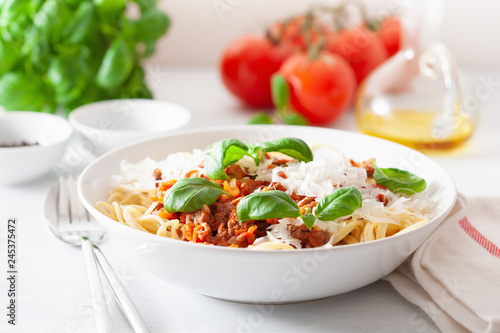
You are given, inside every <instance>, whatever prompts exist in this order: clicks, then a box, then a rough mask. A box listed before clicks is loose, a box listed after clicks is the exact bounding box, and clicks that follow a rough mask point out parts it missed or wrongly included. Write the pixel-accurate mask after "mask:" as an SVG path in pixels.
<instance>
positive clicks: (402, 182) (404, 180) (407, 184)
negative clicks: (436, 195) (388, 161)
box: [372, 159, 427, 195]
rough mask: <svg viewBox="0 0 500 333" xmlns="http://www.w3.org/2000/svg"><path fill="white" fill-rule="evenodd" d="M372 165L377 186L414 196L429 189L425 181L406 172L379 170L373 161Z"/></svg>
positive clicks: (390, 169) (388, 169)
mask: <svg viewBox="0 0 500 333" xmlns="http://www.w3.org/2000/svg"><path fill="white" fill-rule="evenodd" d="M372 164H373V167H374V169H375V172H374V173H373V179H375V182H377V184H379V185H382V186H385V187H387V188H388V189H389V190H391V191H392V192H394V193H403V194H407V195H412V194H415V193H418V192H422V191H423V190H425V188H426V187H427V183H426V182H425V180H424V179H422V178H420V177H419V176H417V175H414V174H413V173H411V172H409V171H405V170H399V169H396V168H387V169H385V168H379V167H377V165H376V164H375V161H374V160H373V159H372Z"/></svg>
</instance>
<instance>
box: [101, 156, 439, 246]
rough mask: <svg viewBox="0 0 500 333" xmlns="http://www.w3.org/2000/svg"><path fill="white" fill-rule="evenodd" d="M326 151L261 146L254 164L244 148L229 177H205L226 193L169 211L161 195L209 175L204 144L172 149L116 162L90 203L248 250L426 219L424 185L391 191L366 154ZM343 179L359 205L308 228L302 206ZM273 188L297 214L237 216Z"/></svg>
mask: <svg viewBox="0 0 500 333" xmlns="http://www.w3.org/2000/svg"><path fill="white" fill-rule="evenodd" d="M324 151H325V150H323V152H322V154H320V153H315V156H314V160H312V161H310V162H304V161H302V162H301V161H297V160H295V159H294V158H291V157H290V156H285V155H283V154H280V153H267V154H265V156H264V157H263V158H262V161H260V163H259V164H257V163H256V162H255V160H253V159H252V158H250V157H248V156H243V157H242V158H240V159H239V160H238V161H237V162H235V163H234V164H232V165H230V166H228V167H227V168H226V169H225V172H226V173H227V175H228V176H229V177H228V178H230V179H228V180H225V179H212V180H211V181H212V182H213V183H215V184H218V185H220V188H221V189H222V190H223V191H225V193H227V194H221V195H220V196H218V198H217V199H216V201H215V202H213V203H209V204H204V205H203V206H202V207H201V208H200V209H196V210H194V211H189V212H181V211H175V212H169V211H168V210H167V209H166V208H165V207H164V205H163V203H164V197H165V196H166V195H169V191H170V189H171V188H172V187H173V186H174V185H175V184H176V182H178V181H179V180H181V179H185V178H200V177H201V178H204V179H207V175H206V170H205V167H204V163H205V159H206V158H207V155H206V153H205V152H203V151H200V150H194V151H193V152H192V153H190V154H187V153H177V154H172V155H169V156H168V157H167V159H166V160H164V161H160V162H155V161H153V160H151V159H145V160H144V161H142V162H139V163H136V164H134V165H132V164H128V163H127V162H122V166H121V169H122V172H121V174H119V175H115V176H113V177H112V180H111V186H112V187H113V190H112V191H111V192H110V194H109V196H108V198H107V200H106V201H100V202H98V203H97V204H96V208H97V209H98V210H99V211H100V212H101V213H102V214H104V215H106V216H107V217H109V218H110V219H113V220H115V221H117V222H118V223H121V224H124V225H126V226H128V227H131V228H135V229H138V230H141V231H143V232H148V233H152V234H155V235H158V236H161V237H167V238H173V239H178V240H182V241H190V242H195V243H205V244H213V245H220V246H228V247H248V248H251V249H254V250H292V249H300V248H309V247H331V246H338V245H345V244H357V243H363V242H369V241H373V240H379V239H383V238H386V237H390V236H393V235H395V234H397V233H402V232H407V231H409V230H412V229H414V228H416V227H418V226H421V225H423V224H425V223H427V222H428V221H429V218H430V217H431V212H430V209H429V207H431V205H430V203H429V199H428V198H427V195H426V193H425V192H422V193H416V194H414V195H411V196H410V195H405V194H400V193H394V192H393V191H391V190H389V189H388V188H385V187H384V186H381V185H380V184H377V183H376V182H375V181H374V178H373V172H374V171H373V165H372V163H371V162H370V161H365V162H361V163H358V162H354V161H352V160H348V159H347V158H345V157H344V156H343V155H342V154H341V153H339V152H337V151H335V150H327V153H326V154H325V152H324ZM347 186H353V187H355V188H357V189H358V190H359V193H360V194H361V197H362V204H361V207H359V208H357V209H355V210H354V211H353V212H352V213H351V214H348V215H345V216H341V217H339V218H336V219H335V220H333V221H323V220H320V219H318V218H316V220H315V221H314V226H312V227H311V228H307V227H306V225H305V223H304V221H303V214H304V212H315V210H316V209H317V206H318V202H320V200H321V199H323V198H325V197H326V196H328V195H329V194H331V193H333V192H334V191H336V190H337V189H339V188H343V187H347ZM271 190H278V191H283V192H285V193H287V194H288V195H289V196H290V197H291V198H292V199H293V200H294V201H295V202H296V203H297V206H298V207H299V209H300V211H301V215H300V216H299V217H283V218H269V219H260V220H249V221H239V220H238V217H237V207H238V205H239V202H240V201H241V200H243V198H245V197H246V196H248V195H250V194H252V193H257V192H266V191H271Z"/></svg>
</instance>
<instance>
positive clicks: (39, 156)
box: [0, 111, 73, 185]
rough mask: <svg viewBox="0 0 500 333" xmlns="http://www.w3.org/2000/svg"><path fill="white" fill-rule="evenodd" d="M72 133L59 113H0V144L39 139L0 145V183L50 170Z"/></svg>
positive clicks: (31, 177)
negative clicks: (12, 145) (20, 145)
mask: <svg viewBox="0 0 500 333" xmlns="http://www.w3.org/2000/svg"><path fill="white" fill-rule="evenodd" d="M72 133H73V129H72V128H71V126H70V125H69V123H68V122H67V121H66V120H65V119H63V118H61V117H59V116H55V115H51V114H47V113H40V112H28V111H9V112H5V113H0V144H19V143H21V142H23V141H24V142H27V143H31V144H32V143H35V142H36V143H38V144H37V145H32V146H23V147H0V161H1V162H0V185H15V184H21V183H25V182H28V181H30V180H33V179H35V178H38V177H40V176H42V175H44V174H45V173H47V172H48V171H50V170H51V168H53V167H54V166H55V163H56V162H57V161H58V160H59V158H60V157H61V156H62V154H63V152H64V149H65V148H66V145H67V143H68V141H69V139H70V138H71V134H72Z"/></svg>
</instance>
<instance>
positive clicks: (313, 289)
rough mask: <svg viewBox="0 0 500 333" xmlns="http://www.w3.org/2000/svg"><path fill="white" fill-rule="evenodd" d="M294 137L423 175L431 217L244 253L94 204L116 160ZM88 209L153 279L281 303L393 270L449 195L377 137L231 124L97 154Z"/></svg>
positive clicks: (441, 213)
mask: <svg viewBox="0 0 500 333" xmlns="http://www.w3.org/2000/svg"><path fill="white" fill-rule="evenodd" d="M284 136H286V137H298V138H301V139H303V140H305V141H306V142H307V143H308V144H310V145H314V144H327V145H332V146H334V147H336V148H337V149H338V150H340V151H341V152H343V153H344V154H345V155H346V156H348V157H350V158H353V159H355V160H367V159H369V158H371V157H375V158H376V159H377V162H378V163H379V165H384V166H393V167H397V168H401V169H406V170H409V171H414V172H416V173H417V174H418V175H419V176H421V177H423V178H424V179H426V181H427V183H428V191H429V193H430V195H431V199H432V201H433V202H435V203H436V211H435V215H434V217H433V218H432V219H431V221H430V222H429V223H427V224H424V225H423V226H421V227H418V228H416V229H414V230H411V231H408V232H406V233H399V234H396V235H394V236H392V237H388V238H386V239H382V240H376V241H372V242H367V243H362V244H354V245H342V246H337V247H333V248H330V249H300V250H284V251H272V250H259V251H257V250H251V249H244V248H241V249H240V248H227V247H218V246H211V245H204V244H194V243H188V242H183V241H180V240H175V239H167V238H163V237H160V236H156V235H153V234H149V233H146V232H142V231H139V230H136V229H133V228H130V227H127V226H125V225H122V224H120V223H118V222H116V221H114V220H112V219H110V218H108V217H106V216H104V215H103V214H101V213H100V212H99V211H98V210H96V208H95V204H96V202H97V201H99V200H106V199H107V196H108V191H109V190H110V187H109V185H108V181H109V178H110V176H111V175H113V174H117V173H119V166H120V161H122V160H123V159H126V160H128V161H129V162H132V163H134V162H138V161H140V160H142V159H144V158H145V157H151V158H153V159H156V160H161V159H164V158H165V156H166V155H167V154H169V153H174V152H178V151H191V150H192V149H193V148H202V149H203V148H205V147H206V146H207V145H208V144H210V143H213V142H215V141H217V140H221V139H227V138H237V139H240V140H242V141H243V142H247V143H255V142H258V141H265V140H272V139H275V138H278V137H284ZM78 191H79V195H80V198H81V199H82V201H83V203H84V204H85V206H86V208H87V209H88V210H89V212H90V213H91V214H92V215H93V216H94V217H95V218H96V219H97V220H98V221H100V222H101V223H102V225H103V226H104V227H105V228H106V229H107V230H108V231H109V234H110V235H111V238H112V239H113V240H114V241H115V242H116V243H118V244H119V245H120V246H121V247H122V248H123V250H124V251H123V253H124V255H125V256H127V260H128V259H131V260H133V261H134V265H136V266H137V267H142V268H143V269H145V270H147V271H149V272H151V273H152V274H154V275H156V276H157V277H159V278H161V279H163V280H165V281H167V282H169V283H171V284H174V285H177V286H180V287H184V288H188V289H190V290H192V291H195V292H197V293H200V294H204V295H208V296H212V297H216V298H221V299H225V300H232V301H240V302H256V303H286V302H298V301H307V300H313V299H318V298H323V297H328V296H333V295H336V294H340V293H344V292H348V291H351V290H354V289H357V288H360V287H363V286H366V285H368V284H370V283H372V282H374V281H376V280H378V279H380V278H382V277H383V276H385V275H387V274H388V273H390V272H391V271H393V270H394V269H395V268H396V267H398V266H399V265H400V264H401V263H402V262H403V261H404V260H405V259H407V258H408V256H409V255H410V254H411V253H412V252H413V251H415V249H416V248H417V247H418V246H419V245H420V244H422V242H423V241H424V240H425V239H426V238H427V237H428V236H429V235H430V234H431V233H432V231H433V230H434V229H435V228H436V227H437V226H438V225H439V223H441V222H442V221H443V219H444V218H445V217H446V216H447V215H448V213H449V212H450V210H451V209H452V207H453V205H454V203H455V200H456V189H455V185H454V182H453V180H452V179H451V178H450V176H449V175H448V173H446V172H445V171H444V170H443V169H442V168H441V167H440V166H439V165H438V164H436V163H435V162H433V161H432V160H431V159H429V158H428V157H426V156H425V155H423V154H421V153H419V152H416V151H414V150H412V149H409V148H407V147H404V146H401V145H399V144H396V143H393V142H389V141H385V140H382V139H378V138H374V137H370V136H366V135H362V134H357V133H352V132H343V131H338V130H331V129H325V128H318V127H295V126H255V125H246V126H233V127H230V128H229V127H224V128H214V129H207V130H198V131H184V132H182V133H179V134H175V135H169V136H165V137H162V138H157V139H154V140H150V141H147V142H141V143H138V144H135V145H131V146H128V147H126V148H123V149H120V150H117V151H114V152H111V153H109V154H107V155H104V156H102V157H100V158H99V159H97V160H96V161H94V162H93V163H92V164H90V165H89V166H88V167H87V168H86V169H85V170H84V171H83V173H82V174H81V176H80V179H79V182H78Z"/></svg>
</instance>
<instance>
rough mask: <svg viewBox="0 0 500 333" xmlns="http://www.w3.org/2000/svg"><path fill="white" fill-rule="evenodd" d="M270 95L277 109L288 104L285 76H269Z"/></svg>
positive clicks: (288, 90) (288, 94)
mask: <svg viewBox="0 0 500 333" xmlns="http://www.w3.org/2000/svg"><path fill="white" fill-rule="evenodd" d="M271 95H272V98H273V104H274V105H275V106H276V108H277V109H278V110H283V109H284V108H285V107H286V105H287V104H288V100H289V99H290V89H289V88H288V83H286V80H285V78H284V77H283V76H281V75H280V74H274V75H273V76H271Z"/></svg>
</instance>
